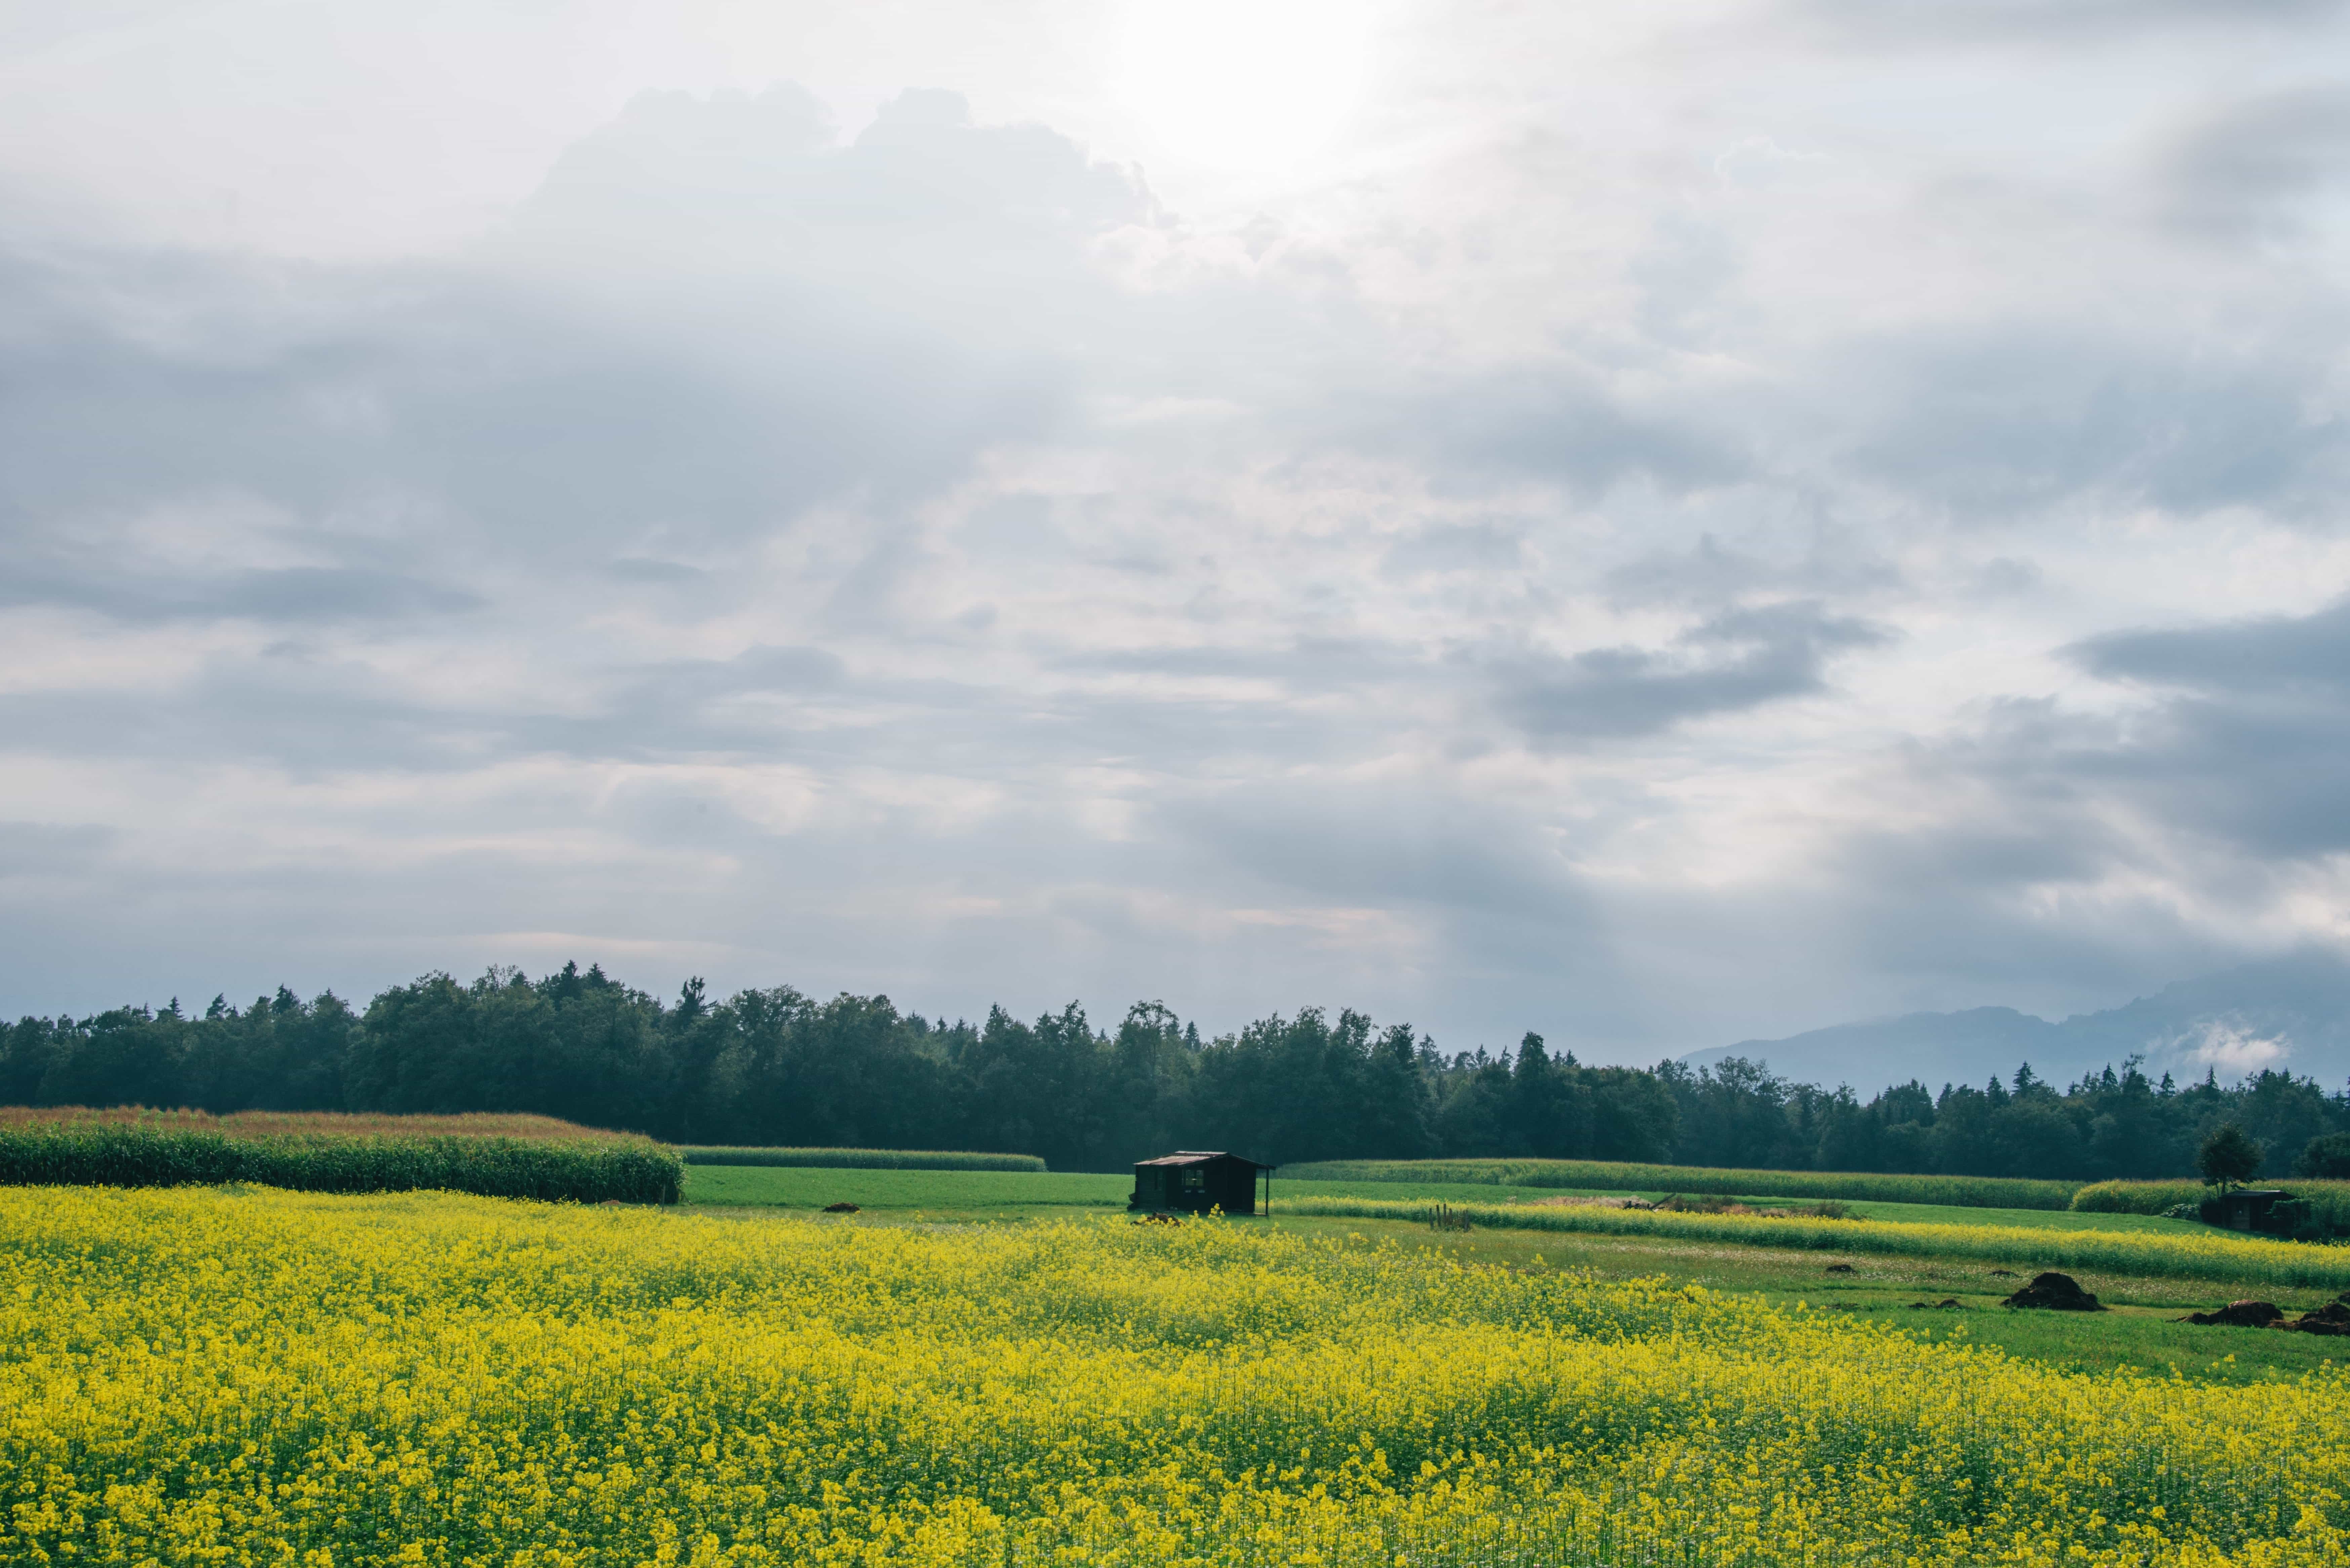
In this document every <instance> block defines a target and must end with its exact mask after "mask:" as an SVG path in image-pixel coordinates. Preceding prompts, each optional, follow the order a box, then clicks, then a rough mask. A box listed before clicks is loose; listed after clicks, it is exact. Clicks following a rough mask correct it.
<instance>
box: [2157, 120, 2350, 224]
mask: <svg viewBox="0 0 2350 1568" xmlns="http://www.w3.org/2000/svg"><path fill="white" fill-rule="evenodd" d="M2345 164H2350V88H2345V87H2343V86H2340V85H2338V84H2333V83H2328V84H2324V85H2322V86H2316V87H2303V88H2287V89H2284V90H2282V91H2277V92H2272V93H2268V94H2263V95H2260V96H2256V97H2252V98H2249V99H2243V100H2241V101H2240V102H2237V103H2232V104H2230V105H2228V106H2227V107H2226V108H2225V109H2222V110H2221V111H2220V113H2218V114H2216V115H2213V116H2211V117H2210V118H2209V119H2204V120H2202V121H2200V122H2199V123H2198V124H2196V125H2194V126H2193V127H2191V128H2190V129H2189V130H2187V131H2186V132H2185V133H2183V134H2182V135H2181V136H2180V137H2179V138H2178V141H2177V143H2176V145H2175V146H2174V147H2172V148H2171V149H2170V150H2169V152H2168V157H2167V158H2166V160H2165V162H2164V170H2163V172H2164V174H2165V176H2166V177H2167V184H2168V190H2167V191H2166V192H2165V194H2166V197H2167V202H2168V213H2169V216H2170V218H2171V219H2172V221H2173V222H2174V223H2178V225H2179V226H2180V227H2182V228H2184V229H2186V230H2187V231H2189V233H2192V234H2201V235H2206V236H2209V237H2211V238H2213V239H2218V240H2244V239H2256V240H2272V241H2273V240H2292V239H2299V238H2303V237H2305V236H2306V235H2307V234H2309V232H2310V229H2311V227H2312V222H2311V219H2312V213H2311V211H2310V208H2311V203H2312V201H2313V199H2315V198H2322V197H2324V196H2325V195H2327V194H2328V193H2330V192H2339V191H2340V189H2341V188H2342V185H2343V182H2344V180H2345V173H2344V171H2345Z"/></svg>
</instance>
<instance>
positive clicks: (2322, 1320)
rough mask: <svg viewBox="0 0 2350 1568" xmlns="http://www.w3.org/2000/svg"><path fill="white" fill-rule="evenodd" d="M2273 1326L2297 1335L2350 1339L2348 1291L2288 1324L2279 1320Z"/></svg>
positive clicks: (2349, 1298)
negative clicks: (2328, 1335) (2333, 1336)
mask: <svg viewBox="0 0 2350 1568" xmlns="http://www.w3.org/2000/svg"><path fill="white" fill-rule="evenodd" d="M2275 1326H2276V1327H2278V1328H2282V1329H2290V1330H2292V1331H2293V1332H2294V1333H2297V1334H2339V1335H2341V1336H2343V1337H2344V1338H2350V1291H2345V1292H2344V1293H2342V1294H2340V1295H2338V1296H2336V1297H2334V1299H2333V1300H2332V1301H2330V1302H2327V1303H2325V1304H2324V1306H2322V1307H2318V1308H2316V1309H2314V1311H2310V1312H2305V1313H2303V1314H2301V1315H2300V1316H2299V1317H2297V1318H2294V1319H2293V1320H2292V1321H2291V1322H2289V1323H2288V1322H2284V1321H2282V1320H2280V1321H2279V1322H2278V1323H2277V1324H2276V1325H2275Z"/></svg>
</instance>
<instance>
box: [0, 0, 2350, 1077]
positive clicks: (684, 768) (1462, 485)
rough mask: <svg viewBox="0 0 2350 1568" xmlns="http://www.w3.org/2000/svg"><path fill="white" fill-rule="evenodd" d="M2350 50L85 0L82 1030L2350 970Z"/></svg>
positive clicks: (66, 305) (54, 963) (49, 789)
mask: <svg viewBox="0 0 2350 1568" xmlns="http://www.w3.org/2000/svg"><path fill="white" fill-rule="evenodd" d="M2345 175H2350V17H2345V6H2344V5H2337V4H2327V3H2319V0H2299V3H2294V0H2265V3H2260V0H2126V3H2107V0H1948V3H1942V0H1777V3H1770V0H1765V3H1760V4H1738V3H1722V4H1704V3H1690V4H1665V5H1640V6H1625V5H1615V6H1587V5H1586V6H1561V5H1538V4H1523V5H1502V4H1482V5H1472V4H1456V5H1436V4H1422V3H1414V0H1369V3H1364V0H1329V3H1323V0H1294V3H1286V4H1284V0H1124V3H1122V4H1121V3H1118V0H1111V3H1108V4H1103V3H1100V0H1082V3H1076V0H1073V3H1069V4H1056V3H1024V0H1000V3H996V4H991V5H984V6H972V5H914V4H902V3H895V0H864V3H858V4H848V3H841V4H809V3H806V0H798V3H794V0H785V3H783V4H773V3H762V4H757V5H752V4H739V5H738V4H723V3H717V0H689V3H687V4H682V5H680V4H660V5H652V4H637V3H634V0H581V3H576V4H559V5H558V4H551V3H546V0H528V3H519V0H518V3H514V4H504V5H495V4H484V3H483V0H465V3H464V4H442V3H440V0H400V3H398V4H393V3H390V0H220V3H212V4H206V3H184V4H166V3H153V0H87V3H82V4H65V3H60V0H40V3H38V4H35V3H32V0H5V4H0V952H5V961H0V1010H5V1012H9V1013H16V1012H45V1013H46V1012H57V1011H61V1010H64V1011H73V1012H88V1011H90V1010H92V1009H95V1008H98V1007H100V1006H105V1005H110V1004H113V1003H116V1002H123V1001H131V1002H138V1001H146V1002H152V1003H155V1004H161V1003H162V1002H164V1001H165V1000H166V998H167V997H169V996H170V995H172V994H174V993H176V994H178V995H180V996H181V997H182V998H183V999H184V1000H187V1001H191V1002H202V1001H203V1000H206V999H209V997H210V996H211V995H212V994H213V992H215V991H221V990H225V991H226V992H228V993H229V994H230V996H231V997H232V998H233V999H236V998H241V997H249V996H250V995H252V994H253V993H255V992H257V991H259V990H262V989H265V988H268V987H274V986H275V985H276V984H277V983H278V982H280V981H285V982H286V983H290V984H292V985H294V986H295V987H296V989H297V990H300V991H303V992H306V993H307V992H314V991H316V990H317V989H319V988H321V987H325V986H328V985H331V986H333V987H335V988H336V989H338V991H341V992H344V993H345V994H347V995H356V996H359V997H364V996H366V995H367V994H369V993H370V992H373V991H374V990H377V989H380V987H382V986H383V985H385V984H388V983H392V982H395V981H402V980H405V979H408V978H410V977H412V976H414V975H415V974H417V973H419V972H421V971H426V970H431V969H447V970H450V971H453V972H456V973H457V974H459V975H460V976H461V977H462V976H467V975H470V974H473V973H478V972H479V971H481V969H482V968H483V967H484V966H485V965H487V964H490V963H492V962H503V963H515V964H519V965H521V966H523V967H524V968H525V970H527V971H532V972H534V973H536V972H537V971H540V970H542V969H544V968H546V967H549V966H554V965H559V964H560V963H561V962H562V961H563V960H565V959H566V958H573V957H576V958H577V959H578V960H579V961H581V962H582V963H583V964H584V963H586V962H587V961H601V962H602V963H603V964H604V965H605V966H606V968H607V969H608V970H611V971H615V972H616V973H619V974H620V975H623V976H624V977H626V978H628V979H629V980H631V981H635V982H636V983H639V984H642V985H645V986H647V987H649V988H650V989H654V990H657V991H660V992H665V993H666V992H673V990H674V988H675V986H676V985H677V984H678V983H679V982H680V981H682V980H683V979H684V978H685V977H686V976H687V975H689V974H702V975H705V976H707V977H709V980H710V981H711V983H712V986H713V987H714V988H716V989H719V990H722V991H724V990H732V989H733V988H736V987H739V986H743V985H751V984H772V983H775V982H779V981H789V982H791V983H793V984H795V985H797V986H799V987H800V988H802V989H803V990H806V991H809V992H816V993H817V994H829V993H831V992H835V991H837V990H843V989H847V990H854V991H858V992H876V991H879V992H887V993H889V995H890V996H891V997H893V998H894V999H896V1000H897V1001H898V1002H899V1004H900V1005H901V1006H904V1007H907V1008H910V1009H917V1010H920V1011H923V1012H945V1013H947V1014H949V1015H954V1014H968V1015H973V1016H976V1015H977V1014H979V1013H981V1012H983V1011H984V1009H985V1008H986V1006H987V1005H988V1004H989V1003H990V1002H1002V1003H1003V1004H1005V1005H1006V1006H1008V1007H1010V1008H1012V1009H1013V1010H1014V1011H1015V1012H1023V1013H1029V1014H1033V1013H1035V1012H1038V1011H1041V1010H1043V1009H1045V1008H1046V1007H1057V1006H1058V1005H1059V1004H1060V1003H1062V1002H1066V1001H1068V1000H1069V999H1071V998H1073V997H1074V998H1076V999H1079V1000H1081V1001H1083V1002H1085V1003H1086V1004H1087V1007H1088V1008H1089V1009H1090V1010H1092V1011H1093V1012H1094V1013H1095V1015H1096V1016H1097V1019H1099V1020H1102V1021H1104V1022H1114V1021H1115V1019H1116V1017H1117V1016H1118V1013H1119V1012H1122V1011H1123V1009H1124V1007H1125V1006H1126V1004H1127V1003H1128V1002H1133V1001H1135V1000H1137V999H1141V998H1163V999H1164V1000H1165V1001H1166V1002H1168V1003H1169V1004H1170V1006H1172V1007H1174V1008H1175V1009H1177V1010H1178V1011H1179V1012H1181V1013H1183V1014H1184V1015H1186V1016H1188V1017H1194V1018H1197V1019H1198V1020H1199V1021H1200V1022H1201V1024H1202V1025H1203V1026H1204V1027H1208V1028H1211V1029H1222V1028H1227V1027H1231V1026H1233V1025H1235V1024H1237V1023H1241V1022H1243V1021H1244V1020H1245V1019H1247V1018H1250V1017H1254V1016H1259V1015H1262V1014H1263V1013H1266V1012H1274V1011H1276V1010H1279V1011H1282V1012H1287V1011H1290V1010H1292V1009H1295V1008H1296V1007H1297V1006H1299V1005H1302V1004H1309V1003H1318V1004H1323V1005H1326V1006H1332V1007H1336V1006H1339V1005H1352V1006H1356V1007H1358V1008H1363V1009H1367V1010H1368V1011H1370V1012H1373V1013H1374V1014H1375V1015H1376V1016H1377V1017H1378V1018H1379V1019H1380V1020H1381V1021H1382V1022H1391V1021H1401V1020H1409V1021H1410V1022H1412V1023H1417V1024H1419V1025H1420V1026H1421V1027H1423V1028H1425V1029H1427V1030H1429V1031H1430V1032H1432V1033H1434V1034H1435V1035H1436V1036H1437V1038H1438V1040H1439V1041H1440V1044H1444V1045H1446V1046H1448V1047H1452V1046H1471V1045H1474V1044H1479V1043H1481V1042H1482V1043H1484V1044H1492V1045H1502V1044H1510V1043H1513V1042H1514V1041H1515V1039H1516V1037H1517V1035H1518V1033H1519V1032H1521V1031H1523V1030H1525V1029H1529V1028H1532V1029H1537V1030H1540V1031H1541V1032H1543V1033H1544V1034H1546V1035H1548V1036H1549V1037H1550V1038H1551V1039H1552V1041H1553V1042H1554V1044H1569V1045H1572V1046H1574V1047H1575V1049H1577V1050H1578V1051H1579V1052H1581V1053H1582V1054H1585V1056H1586V1059H1589V1058H1598V1059H1607V1060H1639V1061H1653V1060H1655V1059H1656V1058H1657V1057H1659V1055H1662V1054H1678V1053H1679V1052H1682V1051H1686V1050H1690V1049H1693V1048H1696V1047H1700V1046H1706V1045H1712V1044H1721V1043H1724V1042H1726V1041H1729V1040H1733V1039H1738V1038H1742V1037H1746V1036H1756V1035H1771V1034H1778V1033H1788V1032H1792V1031H1794V1030H1798V1029H1804V1028H1808V1027H1812V1026H1815V1025H1819V1024H1825V1023H1835V1022H1838V1021H1842V1020H1846V1019H1850V1018H1856V1017H1863V1016H1868V1015H1873V1014H1879V1013H1885V1012H1898V1011H1906V1010H1909V1009H1917V1008H1938V1009H1939V1008H1956V1007H1966V1006H1974V1005H1980V1004H1984V1003H2005V1004H2012V1005H2015V1006H2019V1007H2023V1008H2026V1009H2029V1010H2032V1011H2035V1012H2043V1013H2050V1014H2059V1015H2061V1014H2062V1013H2064V1012H2072V1011H2074V1010H2080V1009H2089V1008H2096V1007H2102V1006H2107V1005H2111V1004H2113V1003H2115V1002H2120V1001H2122V1000H2124V999H2126V998H2127V997H2128V996H2130V995H2132V994H2133V993H2136V992H2144V991H2147V990H2150V989H2153V988H2155V987H2158V986H2159V985H2161V984H2162V983H2163V982H2165V981H2170V980H2174V979H2178V978H2181V977H2183V976H2187V975H2191V974H2195V973H2198V972H2200V971H2208V970H2211V969H2214V968H2218V967H2221V966H2224V965H2227V964H2230V963H2234V962H2239V961H2244V960H2247V959H2251V958H2257V957H2262V956H2267V955H2272V954H2277V953H2282V952H2287V951H2292V950H2299V949H2305V948H2312V947H2314V948H2318V949H2333V950H2340V949H2343V948H2345V946H2350V919H2345V891H2350V811H2345V808H2344V803H2345V800H2350V597H2345V595H2350V537H2345V526H2344V521H2345V506H2346V505H2350V502H2345V495H2350V489H2345V481H2350V360H2345V347H2350V270H2345V269H2346V268H2350V178H2345Z"/></svg>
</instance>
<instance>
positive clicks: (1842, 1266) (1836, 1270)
mask: <svg viewBox="0 0 2350 1568" xmlns="http://www.w3.org/2000/svg"><path fill="white" fill-rule="evenodd" d="M1827 1272H1829V1273H1831V1274H1848V1273H1850V1272H1852V1265H1851V1264H1850V1263H1830V1264H1829V1265H1828V1266H1827Z"/></svg>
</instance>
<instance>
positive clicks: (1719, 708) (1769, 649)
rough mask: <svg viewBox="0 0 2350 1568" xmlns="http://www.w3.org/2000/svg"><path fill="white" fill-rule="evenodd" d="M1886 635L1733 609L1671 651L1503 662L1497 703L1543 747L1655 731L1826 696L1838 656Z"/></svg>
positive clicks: (1814, 608)
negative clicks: (1712, 716)
mask: <svg viewBox="0 0 2350 1568" xmlns="http://www.w3.org/2000/svg"><path fill="white" fill-rule="evenodd" d="M1885 640H1887V633H1886V632H1885V631H1884V629H1883V628H1878V627H1874V626H1870V625H1869V624H1867V623H1866V622H1865V621H1859V620H1854V619H1849V618H1838V617H1834V616H1829V615H1825V614H1824V613H1822V611H1821V608H1820V607H1819V606H1818V605H1816V604H1804V603H1794V604H1777V605H1769V606H1763V607H1755V608H1752V609H1740V610H1731V611H1729V612H1726V613H1724V614H1721V615H1718V616H1715V617H1713V618H1711V619H1709V620H1706V621H1703V622H1700V624H1699V625H1697V626H1694V627H1692V628H1690V629H1689V630H1688V631H1686V632H1683V633H1682V634H1681V635H1680V636H1679V638H1678V639H1675V642H1674V644H1673V646H1672V647H1671V648H1670V649H1662V650H1652V649H1642V648H1594V649H1585V650H1584V651H1582V652H1580V653H1575V654H1572V655H1567V656H1564V657H1562V656H1559V655H1555V654H1554V655H1548V656H1544V657H1541V658H1535V659H1525V660H1522V661H1518V662H1515V663H1513V664H1510V665H1506V666H1504V667H1503V670H1502V671H1501V672H1500V691H1501V697H1500V701H1501V704H1502V708H1503V711H1504V712H1506V713H1508V714H1509V715H1510V717H1511V718H1512V719H1513V720H1514V721H1515V722H1517V723H1519V724H1520V725H1522V726H1523V728H1524V730H1525V731H1526V733H1527V735H1528V736H1529V737H1530V738H1531V739H1532V740H1533V741H1534V743H1535V744H1536V745H1539V746H1544V747H1566V746H1576V745H1584V744H1588V743H1590V742H1594V741H1598V740H1605V739H1612V738H1622V737H1630V736H1638V735H1649V734H1654V733H1656V732H1659V731H1660V730H1666V729H1669V728H1671V727H1672V726H1673V725H1675V724H1678V723H1680V722H1683V721H1685V720H1690V719H1696V718H1702V717H1704V716H1706V715H1708V714H1714V713H1734V712H1740V711H1745V710H1747V709H1752V708H1758V707H1761V706H1763V704H1765V703H1768V702H1774V701H1780V700H1781V699H1783V698H1788V697H1802V696H1809V695H1811V694H1813V693H1814V692H1819V691H1825V690H1826V689H1827V683H1826V680H1825V669H1826V664H1827V660H1828V659H1829V658H1830V657H1831V656H1832V655H1834V654H1835V653H1836V652H1838V651H1840V650H1843V649H1856V648H1868V647H1873V646H1876V645H1877V644H1880V643H1882V642H1884V641H1885Z"/></svg>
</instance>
